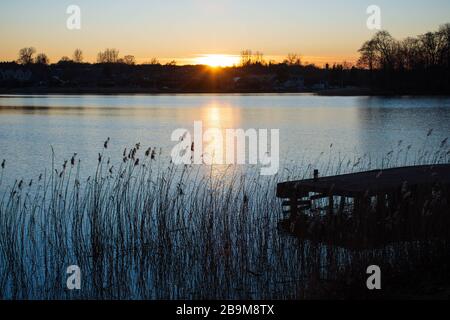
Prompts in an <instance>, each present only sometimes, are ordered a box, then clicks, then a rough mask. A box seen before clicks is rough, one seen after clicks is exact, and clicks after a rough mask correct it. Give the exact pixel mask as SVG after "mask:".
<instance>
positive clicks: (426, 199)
mask: <svg viewBox="0 0 450 320" xmlns="http://www.w3.org/2000/svg"><path fill="white" fill-rule="evenodd" d="M449 190H450V164H441V165H427V166H413V167H402V168H393V169H384V170H373V171H367V172H360V173H352V174H345V175H339V176H330V177H319V173H318V171H317V170H316V171H315V172H314V178H313V179H308V180H302V181H292V182H285V183H280V184H278V186H277V197H278V198H282V199H283V200H284V201H283V203H282V205H283V208H284V212H285V213H287V214H288V215H289V216H288V218H287V219H286V220H283V221H282V223H281V224H282V226H283V227H284V228H285V229H288V230H289V231H290V232H293V233H295V234H297V235H300V236H304V237H306V238H312V239H317V240H328V241H334V240H336V238H338V239H340V240H342V241H352V240H355V239H356V238H359V240H363V241H369V240H373V238H380V237H382V238H383V239H384V240H387V241H389V240H400V239H412V238H416V237H418V238H423V237H428V236H429V231H433V232H434V231H436V232H437V233H438V234H439V235H441V234H445V235H447V234H449V225H450V224H449V223H450V207H449V203H450V197H449ZM388 239H389V240H388Z"/></svg>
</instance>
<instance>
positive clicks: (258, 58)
mask: <svg viewBox="0 0 450 320" xmlns="http://www.w3.org/2000/svg"><path fill="white" fill-rule="evenodd" d="M253 63H254V64H261V65H263V64H264V63H265V62H264V53H262V52H260V51H256V52H255V55H254V56H253Z"/></svg>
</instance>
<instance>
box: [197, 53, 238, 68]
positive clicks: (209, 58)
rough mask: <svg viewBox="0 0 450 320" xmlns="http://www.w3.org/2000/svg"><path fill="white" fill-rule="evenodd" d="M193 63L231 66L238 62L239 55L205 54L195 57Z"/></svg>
mask: <svg viewBox="0 0 450 320" xmlns="http://www.w3.org/2000/svg"><path fill="white" fill-rule="evenodd" d="M195 63H196V64H202V65H207V66H210V67H231V66H233V65H236V64H238V63H239V57H238V56H233V55H226V54H207V55H202V56H199V57H197V58H196V59H195Z"/></svg>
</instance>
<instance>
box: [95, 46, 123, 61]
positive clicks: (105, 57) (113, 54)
mask: <svg viewBox="0 0 450 320" xmlns="http://www.w3.org/2000/svg"><path fill="white" fill-rule="evenodd" d="M118 61H119V50H116V49H105V51H103V52H102V51H100V52H99V53H98V55H97V62H98V63H117V62H118Z"/></svg>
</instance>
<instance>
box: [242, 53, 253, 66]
mask: <svg viewBox="0 0 450 320" xmlns="http://www.w3.org/2000/svg"><path fill="white" fill-rule="evenodd" d="M252 62H253V53H252V50H244V51H242V52H241V65H242V66H243V67H246V66H249V65H251V64H252Z"/></svg>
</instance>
